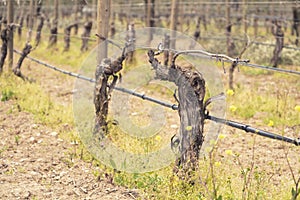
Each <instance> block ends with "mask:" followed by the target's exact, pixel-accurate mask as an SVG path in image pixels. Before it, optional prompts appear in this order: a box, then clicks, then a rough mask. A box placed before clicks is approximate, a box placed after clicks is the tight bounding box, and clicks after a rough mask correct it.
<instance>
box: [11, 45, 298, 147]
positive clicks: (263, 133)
mask: <svg viewBox="0 0 300 200" xmlns="http://www.w3.org/2000/svg"><path fill="white" fill-rule="evenodd" d="M14 52H15V53H18V54H21V52H19V51H17V50H14ZM26 58H27V59H29V60H32V61H34V62H36V63H38V64H41V65H44V66H46V67H48V68H50V69H53V70H55V71H58V72H61V73H63V74H67V75H69V76H73V77H76V78H79V79H82V80H85V81H88V82H91V83H95V82H96V81H95V79H92V78H88V77H85V76H83V75H80V74H77V73H73V72H70V71H66V70H63V69H60V68H58V67H55V66H53V65H50V64H48V63H45V62H42V61H40V60H37V59H35V58H32V57H29V56H27V57H26ZM114 89H115V90H117V91H120V92H124V93H127V94H129V95H133V96H136V97H139V98H141V99H143V100H147V101H150V102H153V103H156V104H159V105H161V106H164V107H167V108H171V109H173V110H178V109H179V106H178V105H176V104H171V103H168V102H164V101H161V100H158V99H155V98H152V97H149V96H146V95H145V94H141V93H137V92H135V91H133V90H129V89H127V88H121V87H115V88H114ZM206 119H208V120H211V121H214V122H217V123H221V124H225V125H228V126H231V127H234V128H237V129H241V130H244V131H246V132H251V133H254V134H257V135H261V136H264V137H268V138H271V139H276V140H281V141H284V142H288V143H292V144H294V145H296V146H300V139H294V138H290V137H286V136H281V135H278V134H275V133H271V132H268V131H263V130H260V129H257V128H253V127H251V126H249V125H246V124H242V123H239V122H234V121H231V120H226V119H222V118H218V117H214V116H211V115H206Z"/></svg>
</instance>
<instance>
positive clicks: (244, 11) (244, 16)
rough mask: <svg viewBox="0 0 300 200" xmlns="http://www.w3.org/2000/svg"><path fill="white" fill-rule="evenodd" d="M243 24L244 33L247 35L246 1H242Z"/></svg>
mask: <svg viewBox="0 0 300 200" xmlns="http://www.w3.org/2000/svg"><path fill="white" fill-rule="evenodd" d="M243 23H244V32H245V34H247V31H248V23H247V0H243Z"/></svg>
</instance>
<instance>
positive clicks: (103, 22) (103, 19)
mask: <svg viewBox="0 0 300 200" xmlns="http://www.w3.org/2000/svg"><path fill="white" fill-rule="evenodd" d="M110 4H111V2H110V0H98V6H97V33H98V35H100V36H101V37H98V44H99V43H101V42H103V41H105V38H107V37H108V32H109V18H110ZM98 51H99V53H98V56H99V57H98V63H99V64H100V62H101V61H102V59H104V58H107V43H106V42H104V43H102V44H101V45H100V46H99V49H98Z"/></svg>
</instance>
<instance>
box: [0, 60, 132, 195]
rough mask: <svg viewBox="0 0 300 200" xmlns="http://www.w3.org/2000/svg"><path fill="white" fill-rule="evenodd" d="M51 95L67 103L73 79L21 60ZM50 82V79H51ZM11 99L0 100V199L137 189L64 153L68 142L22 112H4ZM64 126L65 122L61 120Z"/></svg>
mask: <svg viewBox="0 0 300 200" xmlns="http://www.w3.org/2000/svg"><path fill="white" fill-rule="evenodd" d="M23 71H24V74H26V75H28V76H29V77H35V79H36V81H37V82H38V83H40V84H41V86H42V88H43V89H44V90H45V92H46V93H49V95H50V97H51V99H52V100H54V101H55V102H58V103H61V104H70V103H72V90H73V83H74V78H72V77H66V76H65V75H62V74H59V73H57V72H53V71H51V70H47V69H45V68H41V67H40V66H38V65H35V64H33V63H31V62H29V61H25V62H24V68H23ZM53 83H55V84H53ZM13 105H14V102H13V100H10V101H6V102H0V199H136V198H137V197H138V193H137V191H135V190H129V189H126V188H123V187H119V186H116V185H114V184H113V183H112V177H110V176H109V175H107V174H102V176H101V177H99V176H98V177H97V176H95V175H94V172H99V171H100V173H101V170H99V168H98V167H97V166H95V165H93V164H92V163H91V162H90V163H89V162H85V161H83V160H81V159H79V158H70V155H71V153H70V151H71V150H72V149H74V145H76V144H74V143H72V142H70V141H67V140H63V139H61V137H60V133H58V132H56V131H55V130H51V129H50V128H49V127H46V126H43V125H41V124H38V123H36V120H34V116H33V115H32V114H30V113H26V112H24V111H20V112H10V110H11V109H12V107H13ZM66 126H68V125H66Z"/></svg>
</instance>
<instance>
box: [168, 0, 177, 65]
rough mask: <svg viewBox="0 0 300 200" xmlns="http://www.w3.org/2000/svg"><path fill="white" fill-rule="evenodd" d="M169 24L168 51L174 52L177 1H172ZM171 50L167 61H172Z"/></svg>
mask: <svg viewBox="0 0 300 200" xmlns="http://www.w3.org/2000/svg"><path fill="white" fill-rule="evenodd" d="M170 17H171V22H170V29H171V30H172V32H171V36H170V37H171V38H170V49H172V50H174V49H175V48H176V40H175V38H176V32H175V31H176V24H177V0H172V5H171V16H170ZM172 50H171V51H170V53H169V60H172V59H173V55H174V53H173V52H172Z"/></svg>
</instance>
